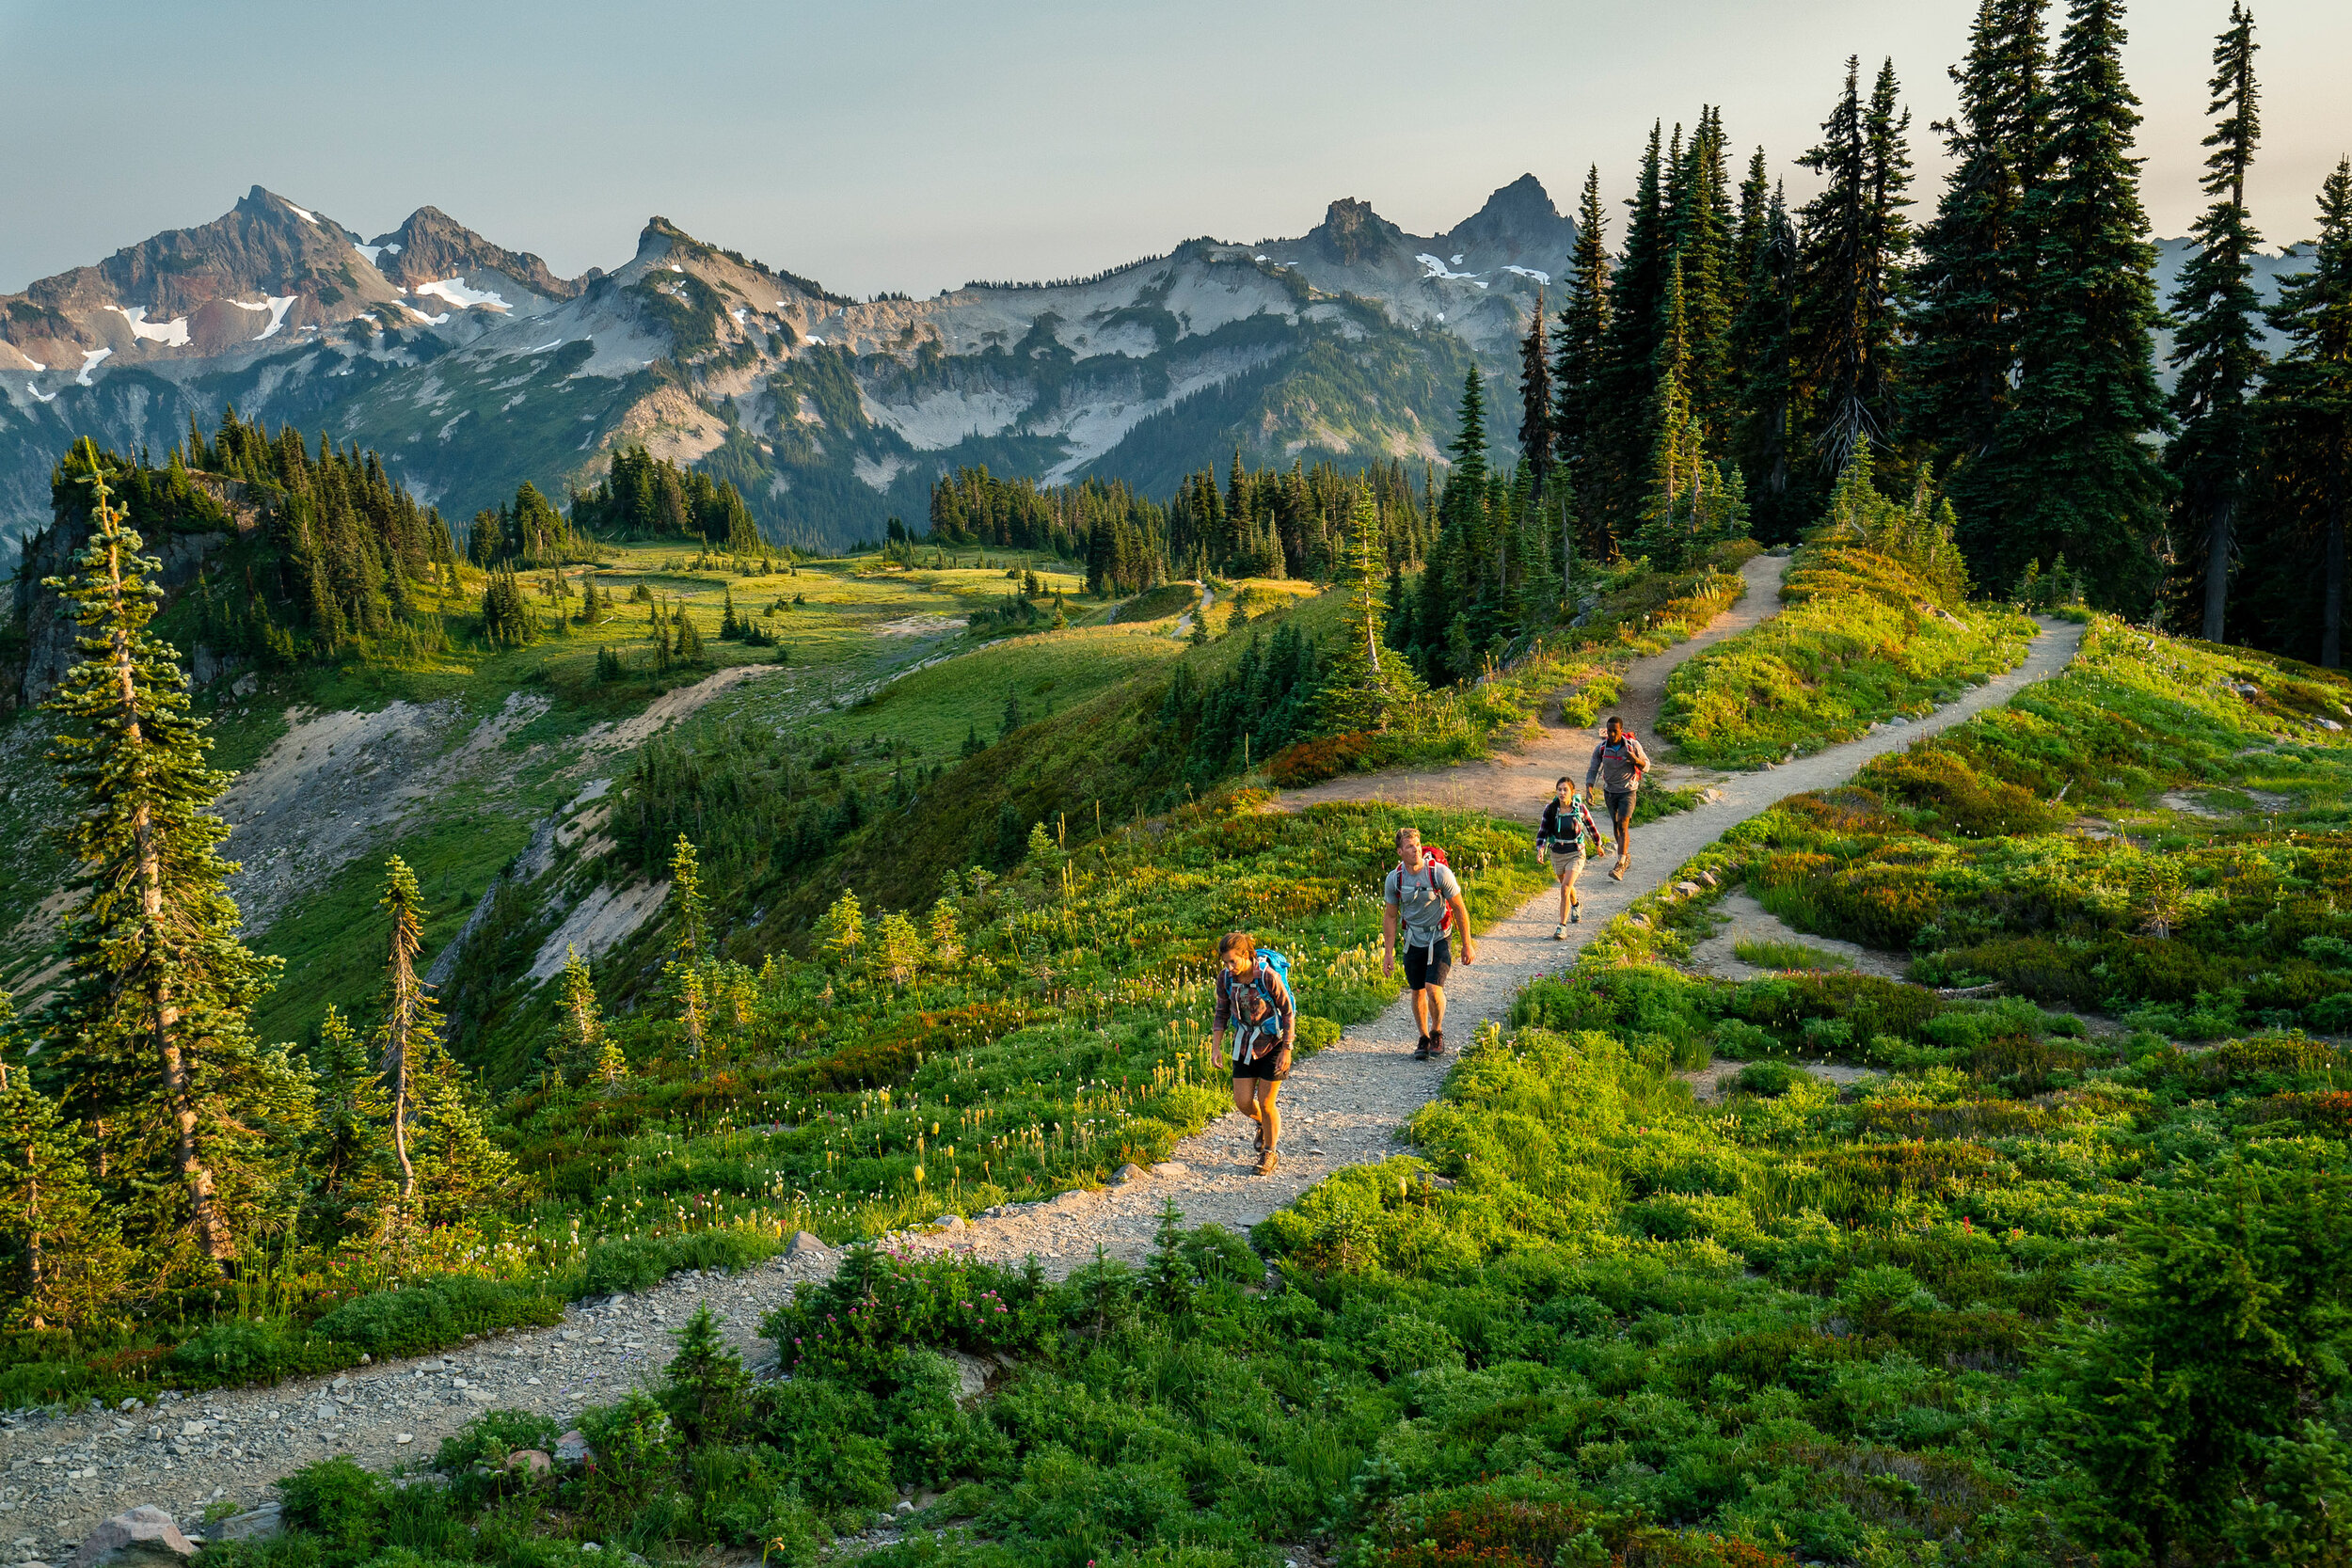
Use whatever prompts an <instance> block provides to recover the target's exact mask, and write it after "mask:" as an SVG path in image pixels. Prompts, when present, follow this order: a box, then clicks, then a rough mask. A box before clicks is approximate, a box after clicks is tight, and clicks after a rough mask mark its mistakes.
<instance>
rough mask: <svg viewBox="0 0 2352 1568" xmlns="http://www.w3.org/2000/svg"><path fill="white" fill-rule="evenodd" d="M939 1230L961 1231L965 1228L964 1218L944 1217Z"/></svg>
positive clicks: (956, 1216) (949, 1215) (957, 1215)
mask: <svg viewBox="0 0 2352 1568" xmlns="http://www.w3.org/2000/svg"><path fill="white" fill-rule="evenodd" d="M939 1228H940V1229H942V1230H961V1229H963V1228H964V1224H963V1216H962V1215H961V1214H947V1215H944V1216H942V1218H941V1219H940V1222H939Z"/></svg>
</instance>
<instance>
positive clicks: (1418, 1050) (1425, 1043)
mask: <svg viewBox="0 0 2352 1568" xmlns="http://www.w3.org/2000/svg"><path fill="white" fill-rule="evenodd" d="M1428 1059H1429V1037H1428V1036H1427V1035H1423V1036H1422V1037H1421V1043H1420V1044H1419V1045H1417V1046H1415V1047H1413V1060H1415V1061H1417V1062H1425V1061H1427V1060H1428Z"/></svg>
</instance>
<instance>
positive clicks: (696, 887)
mask: <svg viewBox="0 0 2352 1568" xmlns="http://www.w3.org/2000/svg"><path fill="white" fill-rule="evenodd" d="M669 903H670V932H671V936H670V941H671V946H672V951H673V953H674V955H675V959H674V961H675V962H677V963H681V964H686V965H690V966H691V965H694V964H699V963H701V962H702V961H703V958H704V953H703V945H704V942H705V939H706V936H707V930H706V927H707V926H708V924H709V904H708V901H707V899H705V898H704V896H703V872H702V861H701V858H700V857H699V856H697V855H696V854H695V852H694V844H693V841H692V840H691V839H690V838H688V837H687V836H686V835H685V834H684V833H680V834H678V835H677V843H676V844H675V845H674V846H672V847H671V849H670V898H669Z"/></svg>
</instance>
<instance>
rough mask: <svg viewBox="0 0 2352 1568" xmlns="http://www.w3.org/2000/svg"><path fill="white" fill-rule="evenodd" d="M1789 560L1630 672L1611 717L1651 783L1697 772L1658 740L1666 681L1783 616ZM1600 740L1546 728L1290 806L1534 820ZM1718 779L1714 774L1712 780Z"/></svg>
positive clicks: (1287, 796)
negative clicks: (1346, 804) (1477, 753)
mask: <svg viewBox="0 0 2352 1568" xmlns="http://www.w3.org/2000/svg"><path fill="white" fill-rule="evenodd" d="M1787 574H1788V557H1787V556H1785V555H1759V556H1756V557H1754V558H1752V559H1751V560H1750V561H1749V562H1748V563H1747V564H1746V565H1745V566H1742V567H1741V568H1740V577H1741V578H1744V579H1745V580H1746V583H1747V587H1746V589H1745V591H1744V592H1742V594H1740V601H1739V602H1738V603H1737V604H1735V605H1733V606H1732V607H1731V608H1730V609H1729V610H1724V612H1723V613H1722V614H1721V615H1718V616H1716V617H1715V618H1714V619H1713V620H1712V621H1709V622H1708V624H1707V626H1706V629H1705V630H1703V631H1701V632H1699V633H1698V635H1696V636H1695V637H1692V638H1691V639H1690V640H1689V641H1683V642H1677V643H1676V644H1675V645H1674V646H1673V647H1671V648H1668V649H1666V650H1665V651H1664V652H1663V653H1657V654H1652V655H1650V656H1649V657H1646V658H1637V659H1635V660H1634V661H1633V662H1632V663H1630V664H1629V665H1627V666H1626V669H1625V691H1624V693H1623V695H1621V696H1620V697H1619V698H1618V699H1617V701H1616V703H1615V704H1614V705H1612V706H1611V707H1610V708H1609V709H1608V712H1606V713H1603V714H1602V715H1601V721H1602V723H1604V724H1605V723H1606V722H1607V721H1608V716H1609V714H1610V713H1613V714H1616V715H1618V716H1619V717H1621V718H1623V719H1624V720H1625V721H1626V727H1627V728H1628V729H1629V730H1631V731H1632V732H1633V734H1634V735H1635V736H1637V737H1639V738H1640V740H1641V742H1642V744H1643V746H1644V747H1645V748H1646V749H1647V750H1648V751H1649V752H1651V754H1652V755H1653V756H1656V757H1660V758H1661V761H1660V763H1659V765H1658V766H1657V767H1655V768H1652V769H1651V770H1650V771H1651V776H1652V777H1653V778H1655V779H1657V780H1658V781H1659V782H1660V783H1662V784H1681V783H1684V782H1685V781H1686V780H1687V779H1688V778H1689V777H1690V776H1691V770H1689V769H1686V768H1680V767H1678V766H1677V765H1675V764H1674V763H1672V762H1671V761H1670V760H1664V759H1665V758H1666V757H1667V755H1668V754H1669V753H1670V748H1668V747H1667V745H1666V744H1665V742H1663V741H1661V740H1660V739H1658V738H1657V729H1658V712H1659V706H1660V705H1661V703H1662V702H1663V701H1664V700H1665V695H1666V677H1667V676H1668V675H1670V674H1672V673H1674V672H1675V671H1676V669H1677V668H1678V667H1679V666H1680V665H1681V664H1682V663H1683V662H1684V661H1685V660H1686V659H1688V658H1689V657H1691V656H1692V654H1695V653H1697V652H1698V651H1699V650H1700V649H1702V648H1706V647H1710V646H1712V645H1713V644H1715V643H1717V642H1721V641H1724V639H1725V638H1727V637H1737V636H1739V635H1740V633H1741V632H1743V631H1747V630H1749V629H1751V628H1753V627H1755V626H1760V625H1761V624H1762V623H1764V622H1766V621H1769V620H1771V619H1772V617H1773V616H1775V615H1777V614H1779V613H1780V611H1781V602H1780V583H1781V578H1783V577H1785V576H1786V575H1787ZM1599 738H1600V730H1599V728H1598V727H1595V728H1593V729H1552V728H1549V727H1546V728H1545V729H1544V731H1543V734H1542V736H1541V737H1540V738H1538V739H1535V740H1533V741H1531V742H1529V743H1528V744H1527V745H1525V746H1523V747H1522V748H1520V749H1519V750H1518V751H1517V752H1509V753H1506V754H1504V755H1502V756H1496V757H1489V758H1486V760H1484V761H1480V762H1458V763H1449V764H1447V765H1446V766H1444V767H1442V768H1391V769H1389V770H1388V771H1386V772H1381V773H1367V774H1358V775H1355V776H1352V777H1348V778H1341V779H1332V780H1330V781H1328V782H1327V783H1325V784H1314V785H1311V786H1310V787H1309V788H1306V789H1294V790H1289V791H1286V792H1284V794H1283V796H1282V804H1283V805H1284V806H1286V807H1291V808H1296V807H1299V806H1312V805H1320V804H1321V803H1322V802H1324V801H1326V800H1392V801H1397V802H1401V803H1410V804H1414V805H1443V806H1448V807H1452V808H1454V809H1455V810H1460V811H1483V812H1486V813H1489V814H1490V815H1492V816H1509V817H1522V818H1525V819H1527V820H1529V821H1533V820H1534V818H1535V817H1536V816H1540V815H1541V814H1542V812H1543V809H1544V802H1545V801H1546V800H1550V799H1551V785H1552V781H1553V780H1554V779H1557V778H1558V777H1560V775H1561V774H1563V773H1565V774H1567V775H1569V776H1570V777H1572V778H1574V779H1575V780H1576V782H1577V784H1579V785H1580V786H1581V785H1582V784H1583V783H1584V769H1585V768H1586V767H1587V766H1588V765H1589V764H1590V763H1591V762H1592V760H1593V747H1594V745H1595V744H1596V743H1597V741H1598V740H1599ZM1719 776H1720V775H1717V774H1712V773H1710V774H1708V778H1710V779H1712V778H1716V777H1719Z"/></svg>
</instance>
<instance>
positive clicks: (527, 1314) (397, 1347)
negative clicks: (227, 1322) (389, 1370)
mask: <svg viewBox="0 0 2352 1568" xmlns="http://www.w3.org/2000/svg"><path fill="white" fill-rule="evenodd" d="M563 1316H564V1308H563V1306H562V1304H561V1303H560V1302H559V1301H557V1300H556V1298H555V1297H553V1296H551V1295H548V1293H547V1292H546V1291H544V1290H543V1289H541V1288H540V1287H539V1286H537V1285H532V1284H517V1283H514V1282H511V1281H508V1280H503V1279H489V1278H485V1277H483V1276H481V1275H436V1276H433V1277H430V1278H425V1279H419V1280H414V1281H411V1282H409V1283H408V1284H405V1285H403V1286H400V1287H398V1288H396V1289H393V1290H389V1291H374V1292H373V1293H371V1294H368V1295H364V1296H360V1297H359V1298H358V1299H357V1300H354V1301H347V1302H345V1303H343V1305H342V1306H341V1307H337V1308H335V1310H333V1311H332V1312H329V1313H327V1314H326V1316H325V1317H323V1318H321V1319H319V1320H318V1322H317V1323H313V1324H311V1325H310V1328H311V1333H312V1336H313V1337H314V1338H324V1339H332V1340H335V1341H338V1342H339V1343H342V1344H344V1345H349V1346H352V1347H355V1348H356V1349H358V1350H362V1351H365V1352H367V1353H368V1354H371V1355H379V1356H380V1355H409V1354H416V1353H418V1352H421V1351H426V1350H433V1349H437V1348H438V1347H440V1346H443V1345H448V1344H453V1343H455V1342H456V1341H457V1340H459V1339H462V1338H466V1337H467V1336H468V1335H471V1334H489V1333H494V1332H496V1331H497V1330H499V1329H502V1328H523V1327H532V1328H544V1327H547V1326H548V1324H550V1323H559V1322H561V1321H562V1320H563Z"/></svg>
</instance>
